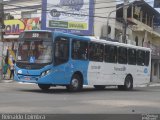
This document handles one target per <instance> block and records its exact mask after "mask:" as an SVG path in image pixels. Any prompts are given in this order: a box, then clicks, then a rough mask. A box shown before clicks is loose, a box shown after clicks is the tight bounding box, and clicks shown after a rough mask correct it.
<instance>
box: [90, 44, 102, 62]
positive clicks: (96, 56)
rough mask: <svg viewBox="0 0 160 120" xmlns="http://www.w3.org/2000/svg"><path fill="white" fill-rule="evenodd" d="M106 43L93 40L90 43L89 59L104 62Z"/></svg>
mask: <svg viewBox="0 0 160 120" xmlns="http://www.w3.org/2000/svg"><path fill="white" fill-rule="evenodd" d="M103 52H104V45H103V44H99V43H93V42H91V43H90V44H89V60H91V61H97V62H102V61H103Z"/></svg>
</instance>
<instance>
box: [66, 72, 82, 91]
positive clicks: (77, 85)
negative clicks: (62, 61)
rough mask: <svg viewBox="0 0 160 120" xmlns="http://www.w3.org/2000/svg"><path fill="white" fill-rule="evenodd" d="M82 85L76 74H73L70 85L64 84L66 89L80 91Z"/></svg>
mask: <svg viewBox="0 0 160 120" xmlns="http://www.w3.org/2000/svg"><path fill="white" fill-rule="evenodd" d="M82 87H83V85H82V79H81V77H80V76H79V75H78V74H75V75H73V77H72V79H71V82H70V85H67V86H66V88H67V90H68V91H72V92H76V91H80V90H82Z"/></svg>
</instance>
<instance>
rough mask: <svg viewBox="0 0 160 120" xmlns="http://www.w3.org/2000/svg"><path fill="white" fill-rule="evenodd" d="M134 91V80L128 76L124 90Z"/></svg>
mask: <svg viewBox="0 0 160 120" xmlns="http://www.w3.org/2000/svg"><path fill="white" fill-rule="evenodd" d="M132 89H133V79H132V76H130V75H127V77H126V78H125V82H124V90H132Z"/></svg>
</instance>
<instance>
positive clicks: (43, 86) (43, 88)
mask: <svg viewBox="0 0 160 120" xmlns="http://www.w3.org/2000/svg"><path fill="white" fill-rule="evenodd" d="M38 86H39V88H40V89H42V90H49V88H50V87H51V85H48V84H38Z"/></svg>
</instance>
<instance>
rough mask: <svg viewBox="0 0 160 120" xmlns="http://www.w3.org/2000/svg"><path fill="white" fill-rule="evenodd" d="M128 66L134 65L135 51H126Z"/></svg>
mask: <svg viewBox="0 0 160 120" xmlns="http://www.w3.org/2000/svg"><path fill="white" fill-rule="evenodd" d="M128 64H130V65H136V50H135V49H128Z"/></svg>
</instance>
